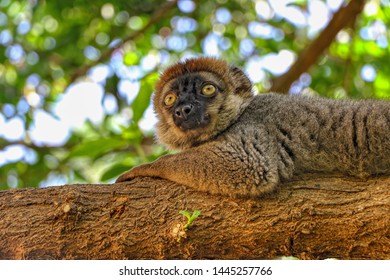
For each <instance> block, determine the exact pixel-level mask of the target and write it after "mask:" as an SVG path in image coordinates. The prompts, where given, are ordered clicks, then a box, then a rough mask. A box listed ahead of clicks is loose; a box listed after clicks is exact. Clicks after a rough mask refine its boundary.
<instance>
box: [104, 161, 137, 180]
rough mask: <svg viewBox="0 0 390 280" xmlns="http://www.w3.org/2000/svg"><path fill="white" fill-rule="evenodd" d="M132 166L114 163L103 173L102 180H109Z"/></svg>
mask: <svg viewBox="0 0 390 280" xmlns="http://www.w3.org/2000/svg"><path fill="white" fill-rule="evenodd" d="M130 168H131V166H128V165H124V164H117V165H114V166H112V167H111V168H110V169H108V170H107V171H106V172H104V173H103V175H102V177H101V178H100V180H101V181H107V180H110V179H112V178H115V177H118V176H119V175H120V174H122V173H123V172H125V171H127V170H129V169H130Z"/></svg>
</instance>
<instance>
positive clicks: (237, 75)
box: [230, 66, 253, 94]
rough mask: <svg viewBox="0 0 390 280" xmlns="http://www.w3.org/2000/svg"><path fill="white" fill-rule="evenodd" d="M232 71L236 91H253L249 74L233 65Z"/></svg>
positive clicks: (237, 92) (238, 92)
mask: <svg viewBox="0 0 390 280" xmlns="http://www.w3.org/2000/svg"><path fill="white" fill-rule="evenodd" d="M230 72H231V75H232V78H233V81H235V84H236V89H235V93H236V94H240V93H248V92H252V87H253V85H252V82H251V81H250V80H249V78H248V76H247V75H246V74H245V73H244V72H243V71H242V70H241V69H240V68H238V67H236V66H231V67H230Z"/></svg>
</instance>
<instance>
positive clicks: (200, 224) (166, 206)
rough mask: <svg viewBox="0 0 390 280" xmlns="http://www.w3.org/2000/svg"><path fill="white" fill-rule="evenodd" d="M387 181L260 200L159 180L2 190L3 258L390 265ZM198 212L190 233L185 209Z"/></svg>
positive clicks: (340, 183) (329, 184)
mask: <svg viewBox="0 0 390 280" xmlns="http://www.w3.org/2000/svg"><path fill="white" fill-rule="evenodd" d="M389 185H390V177H383V178H372V179H370V180H367V181H357V180H356V179H351V178H345V177H328V178H326V177H323V178H310V177H307V178H299V179H296V180H294V181H291V182H289V183H285V184H284V185H283V186H282V188H281V189H280V191H278V192H277V193H275V194H273V195H270V196H268V197H265V198H261V199H258V200H244V199H242V200H240V199H230V198H226V197H220V196H216V195H209V194H205V193H201V192H197V191H195V190H192V189H189V188H186V187H184V186H180V185H177V184H175V183H172V182H169V181H165V180H161V179H152V178H137V179H136V180H134V181H132V182H126V183H121V184H113V185H67V186H62V187H51V188H45V189H17V190H8V191H0V213H1V218H0V259H273V258H277V257H279V256H291V255H293V256H296V257H299V258H301V259H323V258H339V259H389V258H390V188H389ZM197 209H200V210H202V212H201V214H200V216H199V217H198V218H197V219H196V220H195V221H194V222H193V223H192V224H191V226H190V227H189V229H188V231H185V232H183V225H184V224H185V223H186V222H187V221H186V219H185V218H184V217H183V216H182V215H180V214H179V211H180V210H188V211H189V212H193V211H194V210H197ZM181 235H184V237H183V236H182V237H181V238H178V237H179V236H181Z"/></svg>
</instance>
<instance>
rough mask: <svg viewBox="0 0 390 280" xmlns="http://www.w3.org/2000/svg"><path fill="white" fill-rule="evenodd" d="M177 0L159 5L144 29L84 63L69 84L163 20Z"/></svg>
mask: <svg viewBox="0 0 390 280" xmlns="http://www.w3.org/2000/svg"><path fill="white" fill-rule="evenodd" d="M177 2H178V0H171V1H167V2H166V3H165V4H164V5H162V6H161V7H157V9H156V11H155V12H154V14H153V15H152V16H151V17H150V20H149V22H148V24H146V25H145V26H144V27H143V28H142V29H140V30H138V31H135V32H133V33H131V34H130V35H129V36H128V37H126V38H124V39H123V40H121V41H120V42H119V43H118V44H116V45H114V46H112V47H111V48H109V49H107V50H106V51H105V52H104V53H103V54H102V55H101V56H100V58H99V59H98V60H96V61H94V62H93V63H91V64H88V65H84V66H83V67H81V68H79V69H77V70H76V71H75V72H74V73H73V75H72V76H71V78H70V82H69V84H71V83H73V82H74V81H76V79H77V78H79V77H81V76H84V75H85V74H86V73H87V71H88V70H89V69H90V68H92V67H93V66H96V65H97V64H99V63H103V62H105V61H106V60H107V59H109V58H110V57H111V55H112V54H113V53H114V52H115V51H116V50H118V49H119V48H121V47H122V46H123V45H124V44H125V43H127V42H129V41H134V40H136V39H137V38H138V37H139V36H140V35H142V34H144V33H145V32H146V31H147V30H148V29H149V28H150V27H152V26H153V25H154V24H156V23H157V22H158V21H159V20H161V19H162V18H164V17H165V16H166V15H167V14H168V13H169V12H170V11H171V9H172V8H174V7H175V6H176V5H177Z"/></svg>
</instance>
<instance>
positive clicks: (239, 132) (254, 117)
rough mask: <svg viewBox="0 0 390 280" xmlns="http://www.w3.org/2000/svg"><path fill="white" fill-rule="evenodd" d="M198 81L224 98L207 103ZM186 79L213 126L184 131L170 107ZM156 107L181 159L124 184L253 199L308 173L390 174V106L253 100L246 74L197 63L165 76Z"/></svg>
mask: <svg viewBox="0 0 390 280" xmlns="http://www.w3.org/2000/svg"><path fill="white" fill-rule="evenodd" d="M183 77H184V78H183ZM195 77H196V78H195ZM181 78H183V79H181ZM196 79H197V80H198V81H199V79H201V80H202V81H204V82H205V83H213V84H216V85H217V86H218V87H219V88H220V91H219V92H218V93H217V94H216V95H215V96H214V97H213V98H209V99H207V98H203V99H202V97H201V96H199V93H198V92H199V89H198V88H197V86H196V83H197V82H196ZM182 80H183V81H185V83H186V84H189V85H190V86H192V85H193V93H192V94H193V96H194V97H196V98H198V99H201V100H206V101H207V100H209V101H208V102H203V101H202V102H203V103H201V104H203V105H202V106H206V107H205V111H204V112H205V113H204V114H205V116H207V117H209V118H210V121H209V123H208V124H207V126H202V127H199V128H194V129H190V130H183V129H180V128H179V127H177V126H176V125H175V122H174V118H175V115H174V114H175V112H174V111H172V109H171V108H167V107H166V106H164V104H163V99H164V97H165V95H166V94H167V93H169V92H171V91H172V90H173V88H172V85H173V83H174V82H176V83H179V82H180V81H182ZM191 82H192V83H193V84H191ZM198 86H199V85H198ZM188 88H189V87H187V89H186V90H187V91H188ZM190 88H191V87H190ZM187 91H186V92H187ZM175 94H177V96H178V97H180V96H181V94H184V93H183V92H175ZM186 94H188V93H186ZM190 99H191V98H190ZM154 106H155V110H156V113H157V115H158V118H159V122H158V124H157V135H158V139H159V140H160V141H161V142H162V143H164V144H165V145H166V146H168V147H169V148H172V149H178V150H182V152H180V153H178V154H175V155H169V156H164V157H161V158H160V159H158V160H156V161H155V162H153V163H149V164H145V165H141V166H138V167H135V168H133V169H132V170H130V171H128V172H126V173H125V174H123V175H122V176H121V177H119V179H118V182H121V181H126V180H131V179H132V178H134V177H137V176H155V177H161V178H165V179H169V180H172V181H175V182H178V183H180V184H184V185H188V186H190V187H192V188H195V189H198V190H202V191H207V192H211V193H218V194H224V195H230V196H252V197H255V196H260V195H262V194H266V193H269V192H272V191H274V190H275V189H277V186H278V184H279V183H280V182H281V181H283V180H288V179H290V178H291V177H292V176H293V175H296V174H302V173H305V172H310V173H313V172H318V173H327V174H334V173H344V174H348V175H353V176H357V177H360V178H365V177H367V176H375V175H380V174H390V102H383V101H335V100H327V99H323V98H308V97H302V96H285V95H278V94H263V95H257V96H253V94H252V90H251V84H250V81H249V79H248V78H247V77H246V76H245V74H244V73H243V72H242V71H241V70H239V69H238V68H236V67H234V66H229V65H228V64H227V63H225V62H223V61H220V60H217V59H214V58H198V59H191V60H188V61H186V62H182V63H179V64H176V65H174V66H172V67H170V68H168V69H167V70H166V71H165V72H164V73H163V74H162V75H161V79H160V80H159V82H158V83H157V85H156V93H155V97H154ZM202 112H203V111H202Z"/></svg>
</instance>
